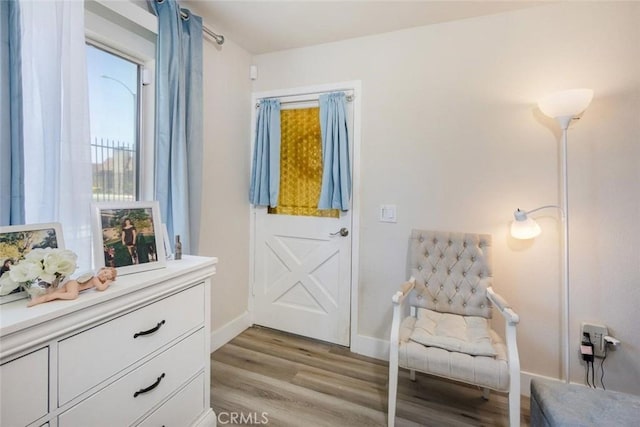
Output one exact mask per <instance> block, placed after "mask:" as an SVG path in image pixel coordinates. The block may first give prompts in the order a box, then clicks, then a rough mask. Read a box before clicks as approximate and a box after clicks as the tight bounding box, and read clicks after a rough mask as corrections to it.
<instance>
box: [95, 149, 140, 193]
mask: <svg viewBox="0 0 640 427" xmlns="http://www.w3.org/2000/svg"><path fill="white" fill-rule="evenodd" d="M91 163H92V170H93V200H94V201H96V202H103V201H111V200H114V201H120V200H136V193H137V171H136V165H137V152H136V148H135V147H132V146H131V145H129V144H126V143H124V142H121V141H114V140H108V139H104V138H95V140H94V141H93V142H92V144H91Z"/></svg>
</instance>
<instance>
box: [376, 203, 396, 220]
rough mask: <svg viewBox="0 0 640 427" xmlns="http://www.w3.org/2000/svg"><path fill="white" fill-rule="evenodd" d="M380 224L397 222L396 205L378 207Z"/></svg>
mask: <svg viewBox="0 0 640 427" xmlns="http://www.w3.org/2000/svg"><path fill="white" fill-rule="evenodd" d="M379 219H380V222H398V217H397V214H396V205H380V217H379Z"/></svg>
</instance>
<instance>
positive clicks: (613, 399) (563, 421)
mask: <svg viewBox="0 0 640 427" xmlns="http://www.w3.org/2000/svg"><path fill="white" fill-rule="evenodd" d="M541 426H543V427H547V426H549V427H552V426H553V427H555V426H558V427H560V426H561V427H583V426H584V427H591V426H616V427H623V426H633V427H636V426H640V396H634V395H631V394H626V393H620V392H616V391H609V390H607V391H605V390H599V389H598V390H595V389H592V388H588V387H585V386H581V385H577V384H565V383H561V382H552V381H542V380H538V379H533V380H531V427H541Z"/></svg>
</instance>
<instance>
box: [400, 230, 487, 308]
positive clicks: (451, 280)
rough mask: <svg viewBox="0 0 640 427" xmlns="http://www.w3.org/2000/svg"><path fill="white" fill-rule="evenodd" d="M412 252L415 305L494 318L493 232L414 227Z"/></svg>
mask: <svg viewBox="0 0 640 427" xmlns="http://www.w3.org/2000/svg"><path fill="white" fill-rule="evenodd" d="M410 252H411V256H410V263H411V264H410V268H411V275H412V276H413V277H415V279H416V286H415V292H413V293H412V295H411V299H410V303H411V305H413V306H416V307H423V308H427V309H429V310H434V311H439V312H444V313H454V314H461V315H464V316H481V317H485V318H487V319H488V318H491V305H490V303H489V300H488V299H487V296H486V292H487V287H489V286H491V283H492V273H491V235H488V234H471V233H451V232H441V231H425V230H413V231H412V232H411V243H410Z"/></svg>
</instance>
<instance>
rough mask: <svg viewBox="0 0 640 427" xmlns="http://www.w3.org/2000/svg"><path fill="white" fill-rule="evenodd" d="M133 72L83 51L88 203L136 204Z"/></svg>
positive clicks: (135, 68) (123, 63) (131, 65)
mask: <svg viewBox="0 0 640 427" xmlns="http://www.w3.org/2000/svg"><path fill="white" fill-rule="evenodd" d="M139 68H140V66H139V65H138V64H136V63H135V62H132V61H129V60H127V59H125V58H123V57H120V56H118V55H115V54H112V53H110V52H107V51H105V50H102V49H99V48H97V47H95V46H92V45H87V73H88V82H89V114H90V121H91V123H90V124H91V161H92V168H93V200H94V201H111V200H136V199H137V198H138V189H139V183H138V182H139V176H138V175H139V174H138V170H139V167H138V166H139V145H140V144H139V132H138V128H139V108H138V106H139V105H140V103H139V100H138V92H139V91H138V88H139V84H138V82H139V74H140V73H139Z"/></svg>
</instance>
